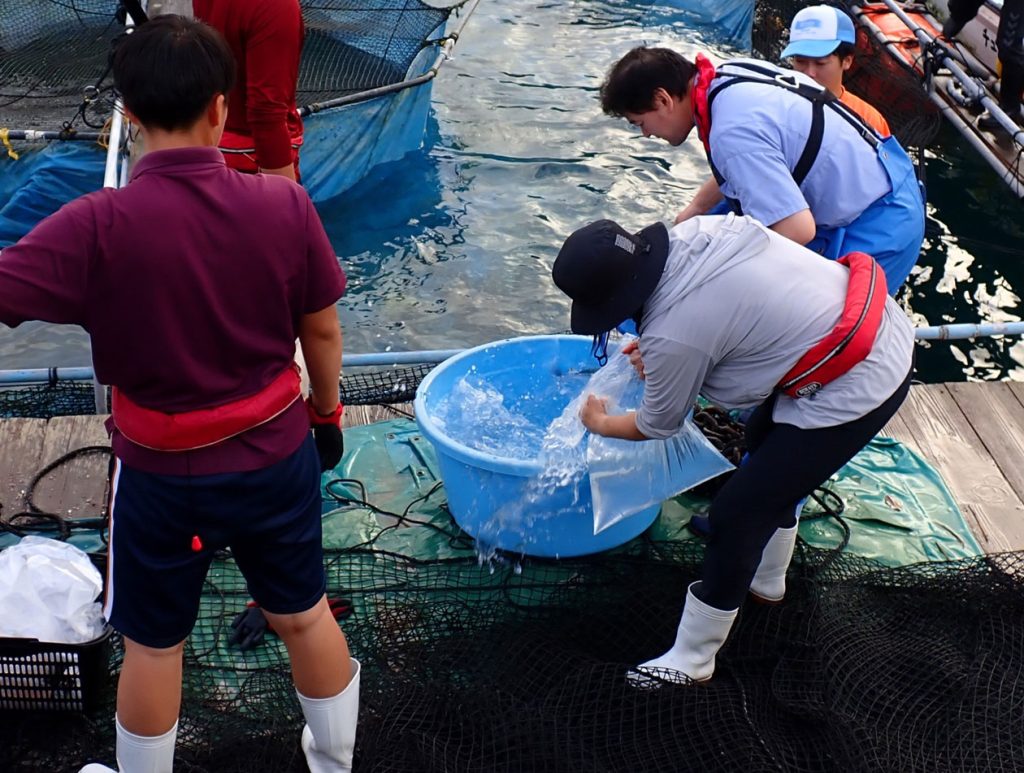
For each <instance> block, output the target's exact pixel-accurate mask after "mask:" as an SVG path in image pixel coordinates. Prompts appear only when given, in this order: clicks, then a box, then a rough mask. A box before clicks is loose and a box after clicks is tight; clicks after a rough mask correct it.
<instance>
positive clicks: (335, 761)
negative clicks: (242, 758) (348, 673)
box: [296, 658, 359, 773]
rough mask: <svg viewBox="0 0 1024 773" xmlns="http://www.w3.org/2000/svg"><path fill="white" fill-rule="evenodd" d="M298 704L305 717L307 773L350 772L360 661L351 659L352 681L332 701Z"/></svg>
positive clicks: (308, 700)
mask: <svg viewBox="0 0 1024 773" xmlns="http://www.w3.org/2000/svg"><path fill="white" fill-rule="evenodd" d="M296 694H297V695H298V696H299V703H300V704H301V705H302V714H303V716H304V717H305V718H306V726H305V727H304V728H303V729H302V752H303V754H305V755H306V764H307V765H309V771H310V773H351V771H352V755H353V754H354V753H355V748H356V723H357V721H358V720H359V661H358V660H356V659H355V658H352V681H351V682H349V683H348V687H346V688H345V689H344V690H342V691H341V692H340V693H338V694H337V695H335V696H333V697H331V698H307V697H306V696H305V695H303V694H302V693H298V692H297V693H296Z"/></svg>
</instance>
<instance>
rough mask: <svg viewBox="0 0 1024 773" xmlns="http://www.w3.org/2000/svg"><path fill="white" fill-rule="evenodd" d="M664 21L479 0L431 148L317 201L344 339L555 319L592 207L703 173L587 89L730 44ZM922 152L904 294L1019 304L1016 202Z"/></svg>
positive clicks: (595, 4) (397, 340) (19, 343)
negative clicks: (914, 251)
mask: <svg viewBox="0 0 1024 773" xmlns="http://www.w3.org/2000/svg"><path fill="white" fill-rule="evenodd" d="M670 18H671V17H670V16H667V15H666V14H658V13H652V12H651V6H650V4H649V3H646V4H645V3H642V2H636V3H627V2H624V1H623V0H614V1H613V0H603V1H600V0H575V1H571V0H563V1H561V2H559V1H555V0H549V1H548V2H539V1H538V0H482V2H481V3H480V6H479V8H478V10H477V11H476V13H475V15H474V16H473V18H472V19H471V20H470V22H469V25H468V27H467V28H466V30H465V32H464V34H463V36H462V38H461V39H460V41H459V44H458V46H457V47H456V48H455V57H454V59H453V60H452V61H450V62H448V63H447V64H446V65H445V66H444V67H443V68H442V70H441V74H440V77H439V78H438V79H437V80H436V81H435V84H434V110H433V115H432V117H431V122H430V126H429V127H428V137H427V145H428V146H427V148H426V149H425V150H423V151H421V152H418V153H412V154H410V155H408V156H407V157H406V158H404V159H403V160H402V161H400V162H396V163H393V164H389V165H386V166H384V167H380V168H378V169H377V170H375V171H374V172H373V173H372V174H371V176H370V177H369V178H367V179H366V180H364V181H363V182H362V183H360V184H359V185H358V186H357V187H356V188H355V189H353V190H351V191H349V193H348V194H347V195H345V196H343V197H341V198H339V199H338V200H336V201H333V202H329V203H327V204H326V205H324V206H323V207H321V208H320V209H321V214H322V216H323V219H324V221H325V225H326V226H327V229H328V232H329V234H330V235H331V239H332V241H333V243H334V246H335V248H336V249H337V252H338V254H339V255H341V256H343V258H344V260H345V268H346V270H347V271H348V273H349V277H350V285H349V287H350V289H349V292H348V294H347V296H346V297H345V299H343V301H342V304H341V315H342V322H343V325H344V328H345V345H346V349H347V350H348V351H353V352H366V351H380V350H384V349H385V348H386V347H391V349H392V350H405V349H434V348H453V347H463V346H472V345H476V344H480V343H484V342H486V341H489V340H494V339H497V338H503V337H507V336H515V335H524V334H535V333H550V332H559V331H564V330H567V329H568V325H569V305H568V301H567V299H566V298H565V297H564V296H563V295H562V294H561V293H560V292H559V291H558V290H557V288H555V286H554V285H553V284H552V282H551V279H550V270H551V263H552V261H553V260H554V257H555V254H556V253H557V250H558V247H559V245H560V244H561V242H562V240H563V239H564V238H565V237H566V236H567V235H568V234H569V233H570V232H571V231H572V230H573V229H575V228H576V227H578V226H580V225H582V224H584V223H586V222H588V221H590V220H593V219H596V218H600V217H611V218H614V219H616V220H619V221H620V222H621V223H622V224H623V225H625V226H626V227H629V228H640V227H642V226H645V225H648V224H649V223H651V222H653V221H655V220H659V219H661V220H665V221H667V222H671V220H672V218H673V217H674V214H675V213H676V212H677V211H678V210H679V209H680V208H681V207H682V206H683V205H685V203H686V202H687V201H688V199H689V197H690V196H691V195H692V194H693V192H694V191H695V190H696V188H697V187H698V186H699V184H700V183H701V182H702V181H703V179H704V177H705V176H706V175H707V165H706V162H705V160H704V158H703V155H702V153H701V151H700V147H699V144H698V143H697V142H696V141H695V140H694V139H691V140H690V141H688V142H687V143H685V144H684V145H683V146H682V147H679V148H671V147H669V146H668V145H666V144H665V143H663V142H660V141H656V140H645V139H643V138H642V137H640V136H639V135H638V134H637V132H636V131H635V130H632V129H630V128H629V127H628V126H627V125H626V123H625V122H624V121H621V120H620V121H616V120H613V119H610V118H607V117H605V116H603V115H602V114H601V111H600V108H599V106H598V103H597V90H598V87H599V85H600V82H601V79H602V77H603V75H604V73H605V71H606V70H607V68H608V67H609V66H610V65H611V64H612V63H613V62H614V61H615V60H616V59H617V58H618V57H619V56H621V55H622V54H623V53H625V52H626V51H627V50H628V49H630V48H631V47H633V46H634V45H637V44H639V43H646V44H664V45H669V46H672V47H674V48H676V49H678V50H679V51H681V52H683V53H684V54H687V55H693V54H694V53H695V52H696V51H698V50H708V49H710V51H711V53H712V54H713V55H714V56H716V57H719V58H721V57H726V56H731V55H736V54H740V53H743V52H741V51H739V50H736V49H732V48H729V47H728V46H723V45H721V44H715V42H714V41H715V40H716V37H715V35H716V33H715V30H713V29H707V28H700V27H698V28H694V27H693V26H692V24H686V23H684V21H682V20H680V21H676V22H675V23H664V22H666V19H670ZM652 21H654V22H658V23H656V24H652V23H651V22H652ZM933 151H934V153H931V154H929V160H928V189H929V220H928V235H927V239H926V242H925V254H924V255H923V256H922V258H921V261H920V263H919V266H920V269H919V272H918V273H916V274H915V275H914V276H913V277H912V286H911V288H910V289H909V291H905V295H904V298H905V300H906V303H907V306H908V309H909V310H911V311H912V313H913V314H914V317H915V320H916V321H917V322H918V323H919V324H925V323H929V324H941V323H943V322H949V321H954V320H956V321H962V322H970V321H976V320H985V321H1008V320H1017V319H1020V313H1019V311H1018V305H1019V298H1018V292H1019V291H1018V289H1017V288H1021V287H1024V275H1022V274H1024V266H1022V265H1021V258H1022V254H1021V247H1022V245H1024V238H1022V236H1024V235H1022V228H1024V205H1022V203H1021V202H1020V201H1018V200H1017V199H1015V198H1013V196H1012V194H1010V193H1009V192H1008V189H1007V188H1006V187H1005V186H1003V185H1002V183H1000V182H999V181H998V179H997V178H996V177H995V175H994V173H992V172H991V171H990V170H989V169H988V167H987V165H985V164H984V162H983V161H981V160H980V159H979V158H978V157H977V156H976V155H975V154H974V153H973V151H971V150H970V148H969V147H967V146H966V143H964V142H963V141H962V140H961V139H960V137H959V135H957V134H956V133H955V132H953V131H952V130H951V129H948V127H947V128H946V129H944V131H943V133H942V135H941V137H940V140H939V142H938V144H937V145H936V147H935V148H933ZM1018 340H1019V339H1006V340H1002V339H979V340H978V341H976V342H959V343H956V344H954V345H952V346H951V345H949V344H946V343H938V344H932V345H930V346H928V347H921V348H919V351H918V365H919V369H920V371H921V373H922V377H923V378H924V380H927V381H942V380H959V379H963V378H965V377H969V378H978V379H997V378H1003V377H1010V378H1016V379H1020V380H1024V344H1020V343H1017V341H1018ZM0 355H2V356H3V358H4V362H5V367H32V366H49V365H79V364H83V363H84V362H86V361H87V354H86V349H85V340H84V336H83V335H82V334H81V333H80V332H79V331H75V330H72V329H64V330H59V331H55V330H54V329H52V328H49V327H45V326H44V327H43V328H41V329H40V328H39V327H38V326H28V327H27V329H25V330H24V331H22V330H21V329H19V331H15V333H13V334H9V333H5V334H4V335H3V336H2V337H0Z"/></svg>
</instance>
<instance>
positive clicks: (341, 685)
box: [267, 597, 359, 773]
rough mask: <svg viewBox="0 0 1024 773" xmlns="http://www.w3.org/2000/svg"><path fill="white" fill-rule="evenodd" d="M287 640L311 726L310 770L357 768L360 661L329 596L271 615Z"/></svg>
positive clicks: (305, 744) (305, 734) (339, 772)
mask: <svg viewBox="0 0 1024 773" xmlns="http://www.w3.org/2000/svg"><path fill="white" fill-rule="evenodd" d="M267 620H268V621H269V622H270V624H271V625H272V626H273V627H274V630H275V631H277V633H278V635H279V636H280V637H281V638H282V639H283V640H284V643H285V646H286V647H287V648H288V656H289V658H290V659H291V662H292V678H293V679H294V681H295V689H296V692H297V693H298V698H299V704H300V705H301V706H302V714H303V716H304V717H305V718H306V726H305V727H304V728H303V729H302V740H301V746H302V752H303V754H304V755H305V757H306V764H307V765H308V766H309V770H310V773H351V770H352V758H353V755H354V754H355V744H356V725H357V724H358V721H359V663H358V662H356V661H355V660H353V659H352V658H351V657H349V654H348V643H347V642H346V641H345V635H344V634H343V633H342V632H341V629H340V628H338V624H337V622H335V620H334V617H333V616H332V615H331V610H330V607H329V606H328V605H327V598H326V597H324V598H321V599H320V601H319V602H317V604H316V606H314V607H313V608H312V609H309V610H307V611H306V612H301V613H299V614H296V615H270V614H268V615H267Z"/></svg>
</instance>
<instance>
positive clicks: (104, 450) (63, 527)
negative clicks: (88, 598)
mask: <svg viewBox="0 0 1024 773" xmlns="http://www.w3.org/2000/svg"><path fill="white" fill-rule="evenodd" d="M96 454H104V455H105V456H108V457H112V456H113V452H112V451H111V449H110V446H83V447H82V448H76V449H75V450H73V451H69V452H68V453H66V454H64V455H63V456H60V457H58V458H57V459H55V460H54V461H52V462H50V463H49V464H48V465H46V466H45V467H43V469H41V470H40V471H39V472H37V473H36V474H35V475H34V476H33V477H32V480H31V481H29V484H28V487H27V488H26V489H25V493H24V495H23V501H24V507H25V509H24V510H22V511H20V512H17V513H15V514H14V515H12V516H11V517H10V518H6V519H5V518H2V517H0V532H9V533H11V534H15V535H17V536H19V537H24V536H25V534H26V531H25V530H26V529H31V530H32V531H56V532H57V537H56V538H57V539H59V540H60V541H62V542H65V541H67V539H68V537H70V536H71V532H72V530H73V529H99V530H100V531H101V532H102V530H103V529H104V528H105V527H106V525H107V516H108V513H107V510H106V506H104V508H103V510H102V512H100V514H99V515H95V516H89V517H83V518H66V517H64V516H63V515H60V514H58V513H51V512H47V511H45V510H43V509H42V508H40V507H39V506H38V505H36V503H35V501H34V495H35V490H36V486H37V485H39V482H40V481H41V480H42V479H43V478H45V477H46V476H47V475H49V474H50V473H51V472H53V471H54V470H56V469H58V468H59V467H61V466H63V465H65V464H67V463H68V462H70V461H72V460H74V459H77V458H79V457H83V456H91V455H96ZM0 516H2V512H0Z"/></svg>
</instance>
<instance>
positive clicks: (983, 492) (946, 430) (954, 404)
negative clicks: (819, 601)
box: [0, 381, 1024, 552]
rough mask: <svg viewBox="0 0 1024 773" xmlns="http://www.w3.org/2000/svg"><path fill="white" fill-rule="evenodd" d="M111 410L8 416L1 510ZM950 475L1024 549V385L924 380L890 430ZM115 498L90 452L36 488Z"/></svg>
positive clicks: (971, 511)
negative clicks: (98, 413)
mask: <svg viewBox="0 0 1024 773" xmlns="http://www.w3.org/2000/svg"><path fill="white" fill-rule="evenodd" d="M411 413H412V406H411V405H409V404H404V405H397V406H393V407H388V406H349V407H347V408H346V409H345V425H346V426H359V425H362V424H370V423H373V422H375V421H380V420H382V419H393V418H395V417H396V416H399V415H403V414H404V415H411ZM104 419H105V417H103V416H68V417H57V418H53V419H0V505H2V510H0V517H3V518H10V517H11V516H12V515H13V514H15V513H18V512H21V511H23V510H25V509H26V503H25V495H26V492H28V490H29V487H30V485H31V483H32V481H33V478H35V477H36V476H37V475H38V474H39V473H40V471H42V470H44V469H45V468H46V466H47V465H49V464H51V463H52V462H54V461H55V460H57V459H59V458H61V457H62V456H64V455H65V454H69V453H72V452H74V451H76V450H77V449H82V448H85V447H89V446H97V445H100V446H101V445H106V444H107V436H106V431H105V430H104V428H103V421H104ZM883 434H886V435H889V436H891V437H893V438H895V439H897V440H899V441H900V442H902V443H904V444H905V445H906V446H908V447H909V448H911V449H912V450H914V451H915V452H917V453H918V454H920V455H921V456H922V457H923V458H924V459H926V460H927V461H928V462H929V463H931V464H932V465H933V466H934V467H935V468H936V469H937V470H938V471H939V473H940V474H941V475H942V477H943V479H944V480H945V482H946V485H947V486H948V487H949V489H950V492H951V493H952V495H953V497H954V499H955V500H956V501H957V503H958V504H959V506H960V509H961V511H962V512H963V514H964V517H965V518H966V519H967V522H968V523H969V524H970V527H971V530H972V531H973V533H974V535H975V537H976V538H977V539H978V542H979V543H980V544H981V545H982V547H984V548H985V549H986V550H987V551H989V552H1001V551H1005V550H1024V383H1016V382H1009V381H1001V382H971V383H950V384H928V385H915V386H914V387H913V388H912V389H911V392H910V397H908V398H907V401H906V403H904V405H903V407H902V408H901V409H900V412H899V413H898V414H897V415H896V416H895V417H894V418H893V420H892V421H891V422H889V424H888V426H887V427H886V428H885V430H884V433H883ZM106 496H107V457H106V455H104V454H89V453H85V454H81V455H77V456H74V457H73V458H71V459H70V460H68V461H67V462H66V463H63V464H61V465H59V466H58V467H56V468H55V469H54V470H53V471H52V472H50V473H49V474H47V475H45V476H44V477H42V478H41V479H40V480H39V482H38V483H37V484H36V486H35V490H34V494H33V501H34V503H35V505H36V506H37V507H38V508H39V509H41V510H44V511H47V512H52V513H58V514H60V515H62V516H64V517H95V516H97V515H99V514H100V512H101V510H102V504H103V502H104V501H105V499H106Z"/></svg>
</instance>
